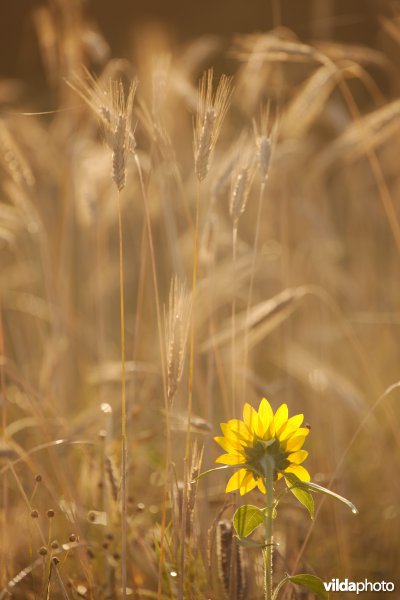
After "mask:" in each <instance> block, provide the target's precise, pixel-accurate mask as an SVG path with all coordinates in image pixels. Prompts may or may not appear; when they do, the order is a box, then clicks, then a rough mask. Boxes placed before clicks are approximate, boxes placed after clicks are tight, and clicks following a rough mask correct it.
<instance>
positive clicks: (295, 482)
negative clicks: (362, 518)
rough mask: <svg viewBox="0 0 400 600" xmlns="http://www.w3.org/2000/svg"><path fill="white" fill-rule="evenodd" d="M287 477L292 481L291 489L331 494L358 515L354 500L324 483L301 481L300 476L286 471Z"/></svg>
mask: <svg viewBox="0 0 400 600" xmlns="http://www.w3.org/2000/svg"><path fill="white" fill-rule="evenodd" d="M285 479H287V480H288V481H289V482H290V484H291V487H290V488H289V489H290V490H291V491H292V488H300V489H303V490H307V491H309V492H319V493H320V494H326V495H327V496H331V497H332V498H335V499H336V500H339V502H343V504H346V506H348V507H349V508H350V510H351V512H352V513H353V514H355V515H356V514H357V513H358V510H357V508H356V507H355V506H354V504H353V503H352V502H350V500H347V498H344V497H343V496H340V495H339V494H336V492H332V491H331V490H328V489H327V488H325V487H322V485H318V484H317V483H311V482H309V481H301V480H300V479H299V478H298V477H296V475H294V473H285Z"/></svg>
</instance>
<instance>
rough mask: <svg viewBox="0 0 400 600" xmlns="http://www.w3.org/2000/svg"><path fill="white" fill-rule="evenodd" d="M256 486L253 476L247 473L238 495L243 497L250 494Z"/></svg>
mask: <svg viewBox="0 0 400 600" xmlns="http://www.w3.org/2000/svg"><path fill="white" fill-rule="evenodd" d="M256 485H257V481H256V480H255V479H254V477H253V474H252V473H250V471H247V474H246V477H245V478H244V479H243V481H242V483H241V485H240V489H239V491H240V495H241V496H244V494H247V493H248V492H251V490H253V489H254V488H255V487H256Z"/></svg>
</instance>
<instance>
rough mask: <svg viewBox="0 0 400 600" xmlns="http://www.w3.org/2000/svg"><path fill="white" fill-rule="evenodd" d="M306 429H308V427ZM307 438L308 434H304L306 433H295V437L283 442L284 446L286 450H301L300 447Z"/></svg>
mask: <svg viewBox="0 0 400 600" xmlns="http://www.w3.org/2000/svg"><path fill="white" fill-rule="evenodd" d="M299 431H302V430H301V429H299ZM306 431H308V429H307V430H306ZM305 439H306V436H305V435H304V433H301V434H299V435H294V436H293V437H291V438H289V439H288V440H287V441H285V442H283V446H284V447H285V450H286V452H296V450H300V448H301V447H302V445H303V444H304V441H305Z"/></svg>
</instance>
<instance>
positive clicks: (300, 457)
mask: <svg viewBox="0 0 400 600" xmlns="http://www.w3.org/2000/svg"><path fill="white" fill-rule="evenodd" d="M307 456H308V452H307V450H298V451H297V452H293V453H292V454H289V456H288V457H287V459H288V460H290V462H291V463H293V464H295V465H300V464H301V463H302V462H304V461H305V460H306V458H307Z"/></svg>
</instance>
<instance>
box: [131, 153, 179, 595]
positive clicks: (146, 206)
mask: <svg viewBox="0 0 400 600" xmlns="http://www.w3.org/2000/svg"><path fill="white" fill-rule="evenodd" d="M135 163H136V168H137V172H138V175H139V183H140V191H141V195H142V200H143V204H144V211H145V220H146V229H147V237H148V241H149V250H150V263H151V272H152V277H153V286H154V297H155V304H156V313H157V329H158V340H159V347H160V361H161V371H162V380H163V392H164V408H165V418H166V448H165V475H164V477H165V481H164V492H163V502H162V516H161V539H160V559H159V565H158V585H157V598H159V600H160V599H161V587H162V567H163V563H164V537H165V529H166V525H167V497H168V470H169V464H170V456H171V440H170V438H171V430H170V419H169V403H168V394H167V380H166V370H165V357H164V346H163V329H162V321H161V308H160V293H159V289H158V281H157V269H156V259H155V252H154V242H153V232H152V228H151V217H150V211H149V204H148V198H147V194H146V188H145V185H144V180H143V173H142V167H141V165H140V160H139V157H138V155H137V154H135Z"/></svg>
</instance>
